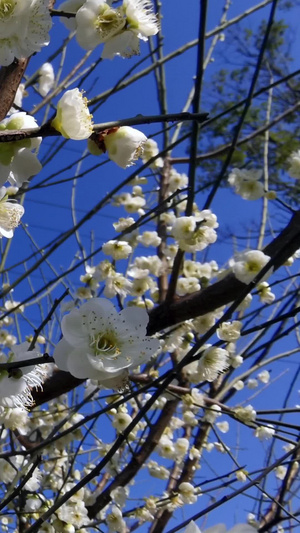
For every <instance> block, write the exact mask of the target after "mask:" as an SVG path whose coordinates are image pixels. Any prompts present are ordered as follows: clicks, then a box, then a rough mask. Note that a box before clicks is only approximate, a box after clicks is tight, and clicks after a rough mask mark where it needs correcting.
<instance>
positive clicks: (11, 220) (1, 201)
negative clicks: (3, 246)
mask: <svg viewBox="0 0 300 533" xmlns="http://www.w3.org/2000/svg"><path fill="white" fill-rule="evenodd" d="M24 211H25V210H24V207H23V206H22V205H20V204H17V203H14V202H9V201H7V196H6V188H5V187H0V238H1V237H6V238H7V239H11V238H12V237H13V234H14V229H15V228H16V227H17V226H18V225H19V223H20V220H21V217H22V216H23V215H24Z"/></svg>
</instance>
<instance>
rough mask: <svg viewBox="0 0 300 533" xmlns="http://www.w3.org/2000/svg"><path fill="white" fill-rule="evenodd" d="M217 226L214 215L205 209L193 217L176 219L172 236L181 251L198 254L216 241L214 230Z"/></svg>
mask: <svg viewBox="0 0 300 533" xmlns="http://www.w3.org/2000/svg"><path fill="white" fill-rule="evenodd" d="M218 225H219V224H218V223H217V217H216V215H214V214H213V213H212V212H211V211H210V210H209V209H206V210H204V211H200V212H199V213H198V214H197V215H195V216H188V217H187V216H184V217H180V218H177V219H176V220H175V222H174V224H173V227H172V234H173V236H174V238H175V239H176V240H177V241H178V246H179V248H180V249H181V250H184V251H186V252H198V251H201V250H204V248H206V247H207V246H208V245H209V244H212V243H214V242H215V241H216V240H217V234H216V232H215V228H217V227H218Z"/></svg>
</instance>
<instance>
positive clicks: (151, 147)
mask: <svg viewBox="0 0 300 533" xmlns="http://www.w3.org/2000/svg"><path fill="white" fill-rule="evenodd" d="M158 153H159V149H158V145H157V142H156V141H155V140H154V139H147V141H146V142H145V144H144V151H143V155H142V160H143V163H147V161H149V159H152V157H154V156H156V155H157V154H158ZM149 166H150V168H153V169H154V170H155V169H160V168H162V167H163V166H164V161H163V159H162V158H161V157H158V158H157V159H155V161H153V163H151V165H149Z"/></svg>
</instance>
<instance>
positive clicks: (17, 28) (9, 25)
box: [0, 0, 52, 66]
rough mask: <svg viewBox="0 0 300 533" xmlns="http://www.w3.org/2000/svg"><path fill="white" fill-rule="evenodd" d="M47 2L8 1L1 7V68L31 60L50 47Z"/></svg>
mask: <svg viewBox="0 0 300 533" xmlns="http://www.w3.org/2000/svg"><path fill="white" fill-rule="evenodd" d="M51 26H52V20H51V16H50V11H49V5H48V0H19V1H18V2H16V1H15V0H5V2H4V1H2V2H1V4H0V65H3V66H8V65H10V64H11V63H12V62H13V61H14V58H15V57H17V58H18V59H21V58H22V57H29V56H31V55H32V54H33V53H34V52H39V51H40V49H41V48H42V47H43V46H46V45H48V44H49V35H48V32H49V30H50V28H51Z"/></svg>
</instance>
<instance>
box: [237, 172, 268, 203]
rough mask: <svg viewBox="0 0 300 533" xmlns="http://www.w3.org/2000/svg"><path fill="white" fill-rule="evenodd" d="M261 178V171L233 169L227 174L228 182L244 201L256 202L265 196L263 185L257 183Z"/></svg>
mask: <svg viewBox="0 0 300 533" xmlns="http://www.w3.org/2000/svg"><path fill="white" fill-rule="evenodd" d="M261 177H262V170H240V169H239V168H234V169H233V170H232V172H231V173H230V174H229V178H228V182H229V183H230V185H232V186H233V187H234V188H235V192H236V194H239V195H240V196H241V197H242V198H244V200H258V198H261V197H262V196H264V194H265V191H264V186H263V184H262V183H261V182H260V181H258V180H260V178H261Z"/></svg>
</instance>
